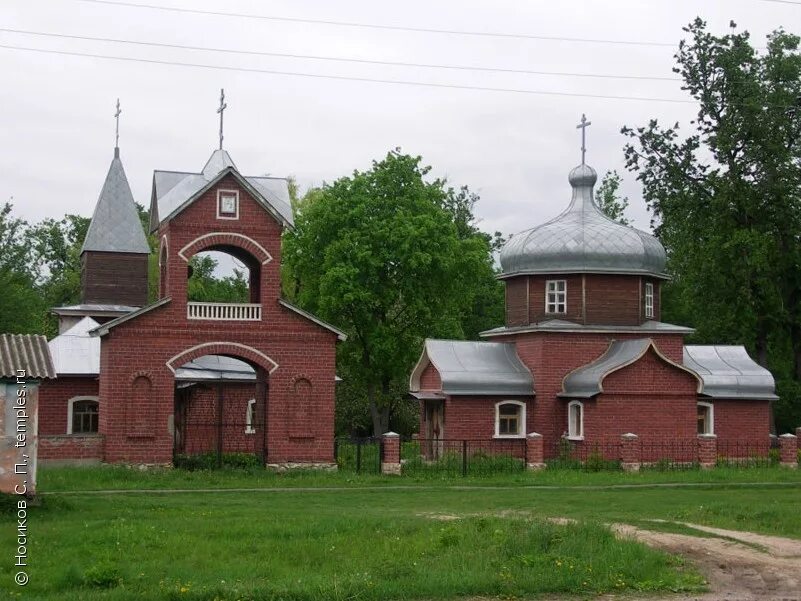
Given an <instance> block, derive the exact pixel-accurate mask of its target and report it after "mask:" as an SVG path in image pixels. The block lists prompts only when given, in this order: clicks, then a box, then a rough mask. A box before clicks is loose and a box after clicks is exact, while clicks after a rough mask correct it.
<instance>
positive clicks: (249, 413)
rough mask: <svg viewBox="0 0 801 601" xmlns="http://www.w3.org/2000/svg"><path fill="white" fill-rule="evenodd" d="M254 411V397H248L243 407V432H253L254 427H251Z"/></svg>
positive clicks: (254, 431) (254, 430)
mask: <svg viewBox="0 0 801 601" xmlns="http://www.w3.org/2000/svg"><path fill="white" fill-rule="evenodd" d="M255 411H256V399H250V400H249V401H248V406H247V408H246V409H245V434H255V433H256V428H254V427H253V414H254V413H255Z"/></svg>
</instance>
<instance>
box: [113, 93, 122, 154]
mask: <svg viewBox="0 0 801 601" xmlns="http://www.w3.org/2000/svg"><path fill="white" fill-rule="evenodd" d="M121 114H122V109H121V108H120V99H119V98H117V111H116V112H115V113H114V119H115V120H116V121H117V125H116V131H115V137H114V150H115V152H116V153H117V154H119V152H120V115H121Z"/></svg>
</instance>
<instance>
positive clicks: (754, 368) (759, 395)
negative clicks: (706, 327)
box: [684, 345, 779, 400]
mask: <svg viewBox="0 0 801 601" xmlns="http://www.w3.org/2000/svg"><path fill="white" fill-rule="evenodd" d="M684 365H686V366H687V367H689V368H690V369H692V370H693V371H694V372H696V373H697V374H698V375H699V376H701V380H702V381H703V388H702V390H701V393H702V394H704V395H706V396H709V397H712V398H723V399H753V400H776V399H778V398H779V397H777V396H776V392H775V390H776V383H775V381H774V380H773V376H772V375H771V373H770V372H769V371H768V370H767V369H765V368H764V367H762V366H761V365H759V364H758V363H756V361H754V360H753V359H751V357H749V356H748V352H747V351H746V350H745V347H743V346H728V345H703V346H701V345H690V346H685V347H684Z"/></svg>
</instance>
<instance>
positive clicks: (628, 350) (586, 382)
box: [557, 338, 702, 399]
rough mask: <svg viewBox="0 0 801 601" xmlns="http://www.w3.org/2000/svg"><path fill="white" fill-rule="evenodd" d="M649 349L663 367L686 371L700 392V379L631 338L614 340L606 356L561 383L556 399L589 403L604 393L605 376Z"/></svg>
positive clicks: (644, 341)
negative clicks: (565, 398)
mask: <svg viewBox="0 0 801 601" xmlns="http://www.w3.org/2000/svg"><path fill="white" fill-rule="evenodd" d="M649 349H653V351H654V352H655V353H656V354H657V355H658V356H659V358H660V359H662V360H663V361H664V362H665V363H667V364H669V365H672V366H673V367H676V368H678V369H681V370H682V371H685V372H687V373H689V374H690V375H692V376H693V377H695V378H696V379H697V380H698V392H701V385H702V384H701V378H700V377H699V376H698V374H697V373H695V372H694V371H693V370H691V369H689V368H687V367H685V366H684V365H680V364H678V363H676V362H674V361H671V360H670V359H669V358H667V357H666V356H665V355H663V354H662V353H661V352H659V349H658V348H656V346H655V345H654V341H653V340H651V339H650V338H634V339H629V340H613V341H612V343H611V344H610V345H609V348H608V349H606V352H605V353H604V354H603V355H601V356H600V357H598V358H597V359H596V360H595V361H592V362H591V363H587V364H586V365H582V366H581V367H579V368H578V369H574V370H573V371H571V372H570V373H569V374H567V375H566V376H565V377H564V379H563V380H562V392H560V393H559V394H558V395H557V396H560V397H570V398H579V399H588V398H590V397H593V396H595V395H596V394H600V393H602V392H603V391H604V389H603V380H604V378H606V376H608V375H610V374H611V373H613V372H616V371H617V370H619V369H622V368H624V367H626V366H627V365H631V364H632V363H635V362H636V361H638V360H639V359H640V358H641V357H642V356H643V355H645V353H647V352H648V350H649Z"/></svg>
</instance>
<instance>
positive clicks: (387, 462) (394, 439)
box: [381, 432, 401, 476]
mask: <svg viewBox="0 0 801 601" xmlns="http://www.w3.org/2000/svg"><path fill="white" fill-rule="evenodd" d="M381 473H382V474H390V475H392V476H400V474H401V462H400V436H399V435H398V434H396V433H395V432H387V433H385V434H384V435H383V436H382V437H381Z"/></svg>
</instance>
